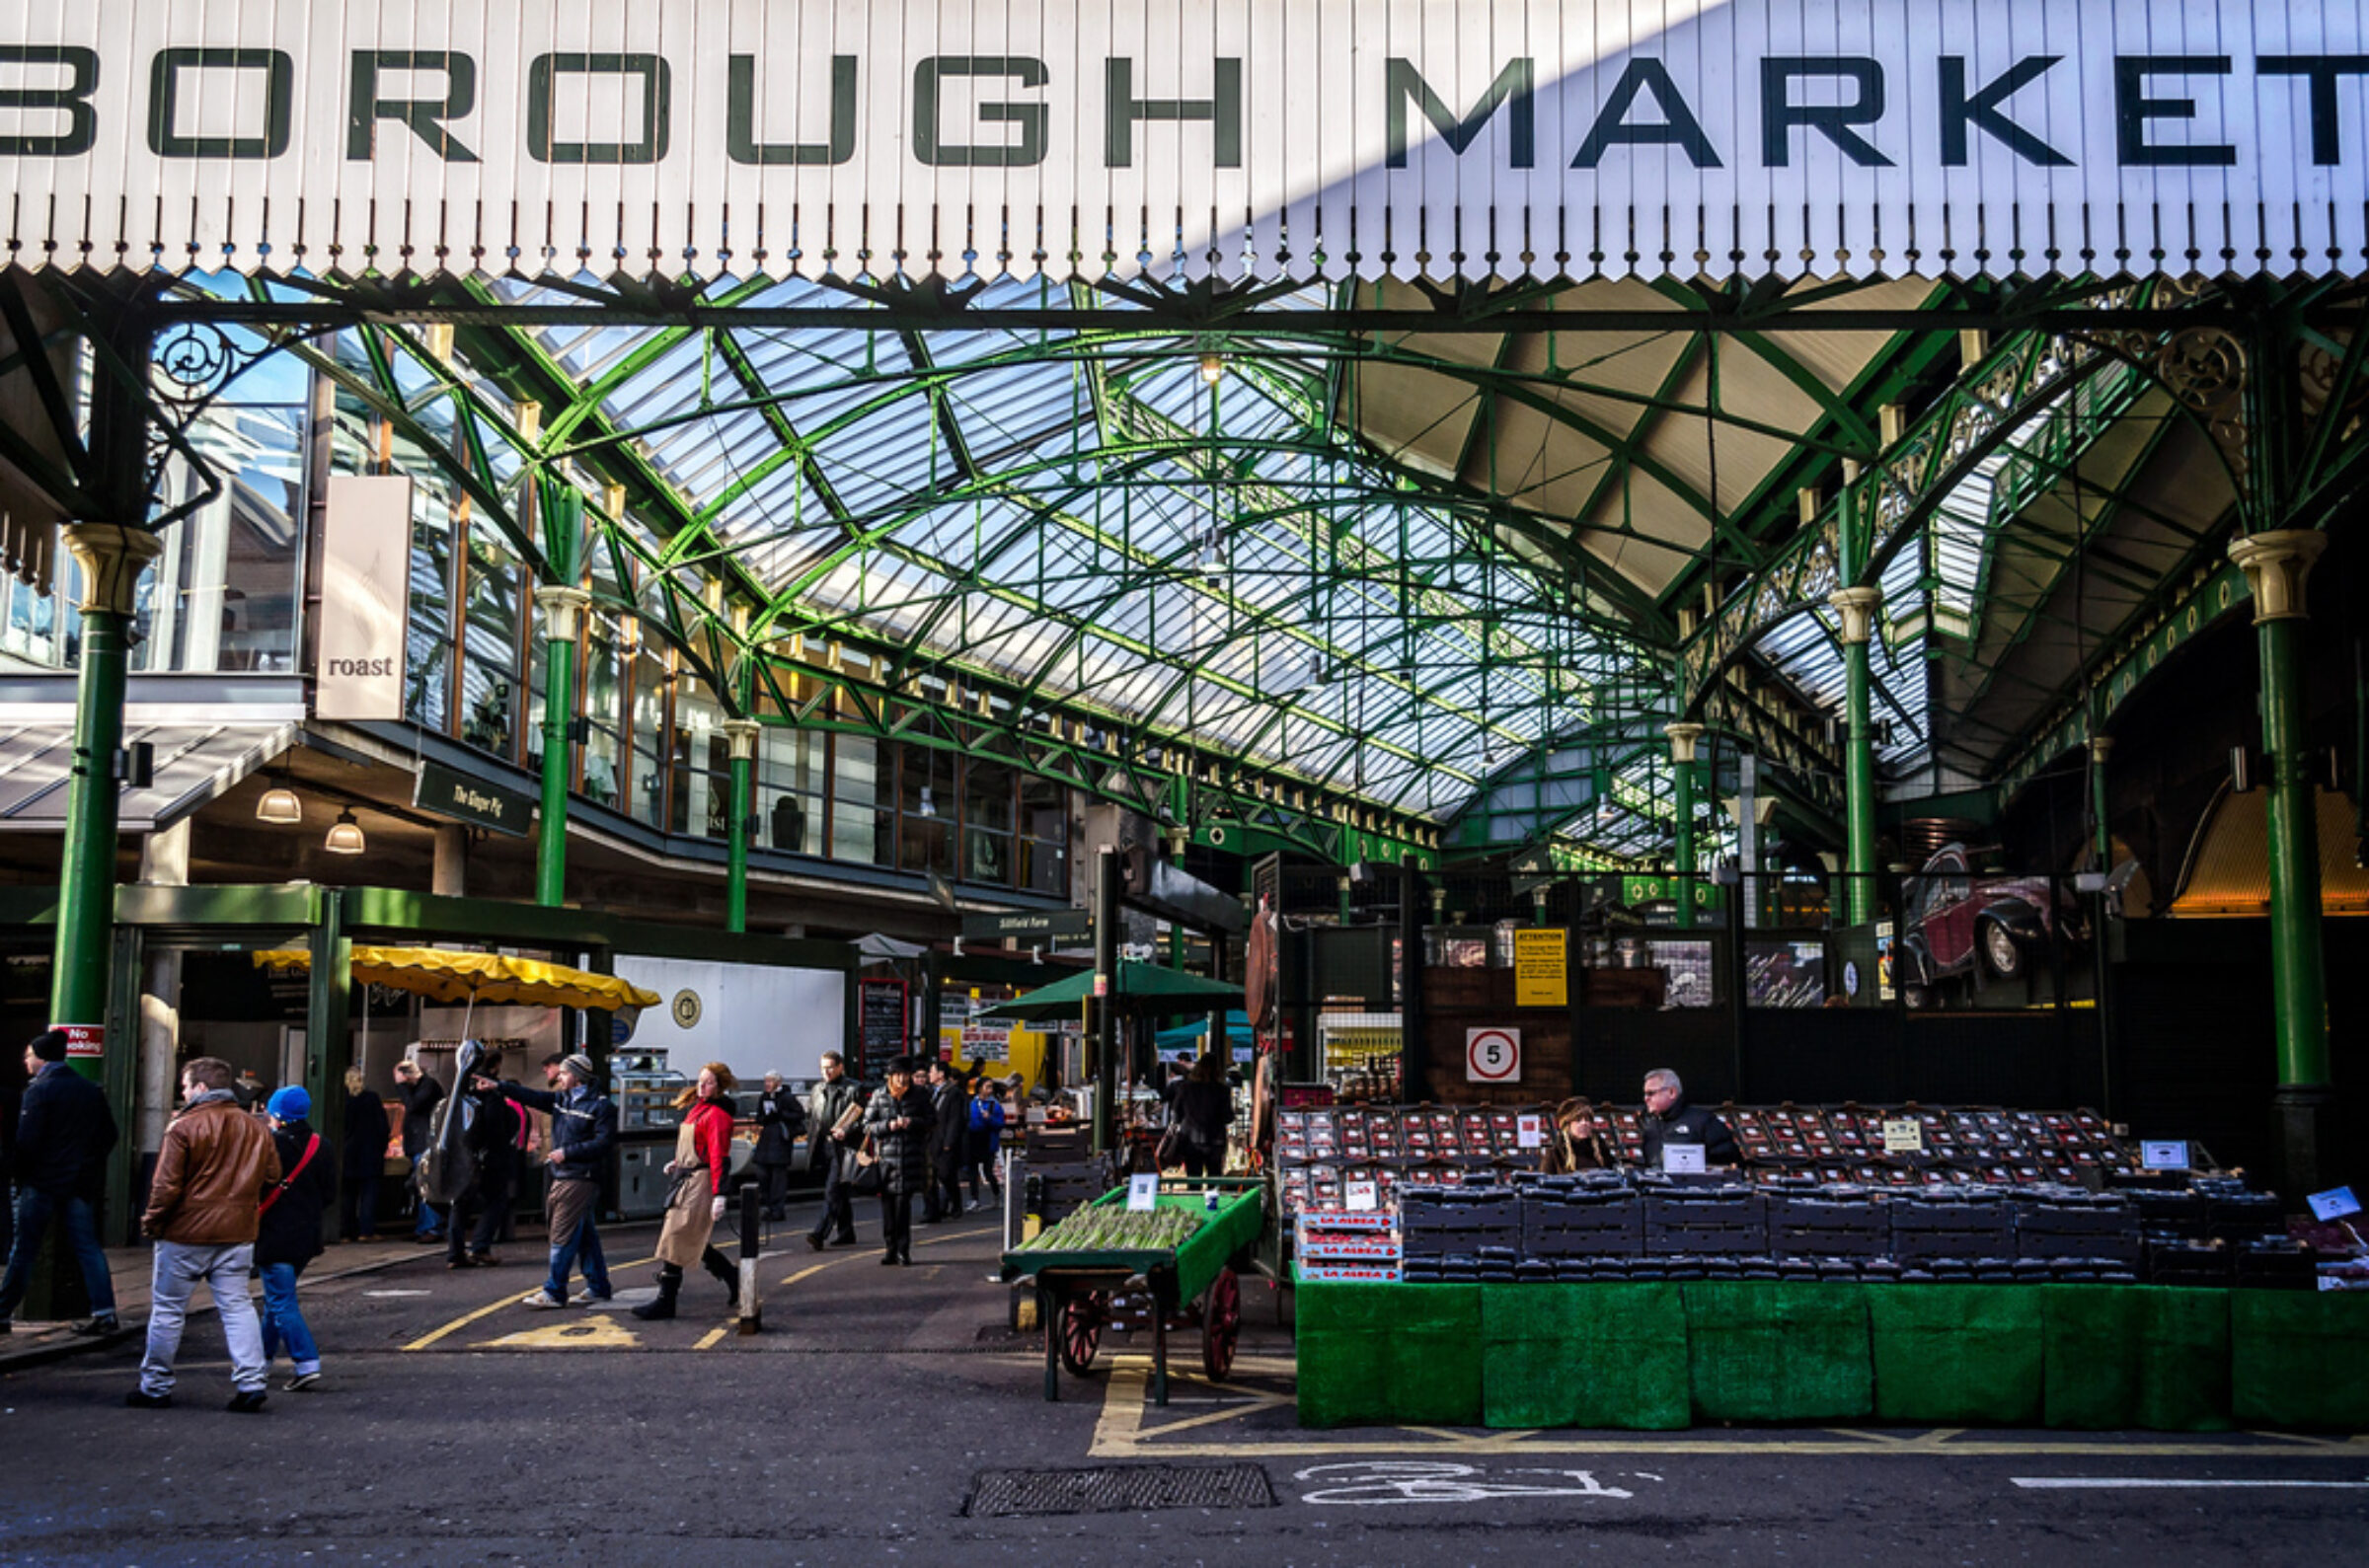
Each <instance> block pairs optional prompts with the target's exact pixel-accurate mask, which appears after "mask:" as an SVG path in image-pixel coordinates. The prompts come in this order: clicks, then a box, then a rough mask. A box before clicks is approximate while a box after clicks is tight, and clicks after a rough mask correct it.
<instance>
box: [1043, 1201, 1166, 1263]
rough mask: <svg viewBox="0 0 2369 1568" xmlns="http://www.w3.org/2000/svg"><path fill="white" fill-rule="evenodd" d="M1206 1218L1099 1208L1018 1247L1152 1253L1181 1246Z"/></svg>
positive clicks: (1107, 1206)
mask: <svg viewBox="0 0 2369 1568" xmlns="http://www.w3.org/2000/svg"><path fill="white" fill-rule="evenodd" d="M1204 1218H1205V1217H1204V1216H1203V1215H1201V1214H1200V1213H1199V1212H1197V1211H1195V1210H1192V1209H1178V1208H1161V1209H1152V1210H1147V1211H1142V1212H1136V1211H1131V1210H1127V1209H1122V1208H1119V1207H1118V1206H1117V1205H1115V1204H1098V1205H1095V1206H1092V1207H1089V1208H1084V1209H1080V1210H1078V1211H1077V1212H1076V1213H1075V1214H1073V1215H1071V1216H1070V1217H1069V1218H1068V1219H1066V1220H1063V1221H1062V1222H1061V1223H1060V1224H1059V1225H1056V1226H1054V1227H1053V1228H1052V1229H1051V1230H1049V1231H1040V1232H1037V1233H1036V1235H1035V1236H1034V1237H1033V1238H1032V1239H1031V1240H1028V1241H1024V1242H1022V1243H1021V1246H1020V1250H1021V1251H1023V1252H1152V1251H1161V1250H1166V1249H1169V1248H1173V1247H1176V1246H1179V1245H1181V1244H1183V1243H1184V1241H1185V1240H1187V1239H1188V1238H1189V1237H1190V1236H1191V1235H1192V1233H1193V1232H1195V1231H1198V1230H1199V1229H1200V1228H1201V1225H1202V1222H1203V1219H1204Z"/></svg>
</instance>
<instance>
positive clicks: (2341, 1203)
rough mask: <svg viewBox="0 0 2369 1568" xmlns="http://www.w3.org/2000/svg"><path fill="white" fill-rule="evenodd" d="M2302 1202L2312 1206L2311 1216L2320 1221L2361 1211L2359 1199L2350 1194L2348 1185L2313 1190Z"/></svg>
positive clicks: (2336, 1218) (2339, 1218)
mask: <svg viewBox="0 0 2369 1568" xmlns="http://www.w3.org/2000/svg"><path fill="white" fill-rule="evenodd" d="M2304 1202H2306V1203H2308V1204H2310V1205H2311V1206H2312V1218H2313V1219H2315V1220H2319V1221H2322V1222H2324V1223H2325V1222H2327V1221H2330V1220H2342V1219H2345V1218H2347V1217H2349V1216H2351V1215H2356V1214H2359V1213H2360V1212H2361V1201H2360V1200H2359V1199H2358V1198H2355V1197H2354V1196H2353V1195H2352V1189H2351V1188H2350V1187H2331V1188H2329V1189H2328V1190H2327V1191H2326V1192H2315V1193H2313V1194H2312V1195H2311V1196H2310V1197H2309V1198H2306V1199H2305V1200H2304Z"/></svg>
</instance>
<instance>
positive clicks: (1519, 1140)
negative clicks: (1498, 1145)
mask: <svg viewBox="0 0 2369 1568" xmlns="http://www.w3.org/2000/svg"><path fill="white" fill-rule="evenodd" d="M1513 1142H1514V1146H1515V1147H1516V1148H1519V1149H1539V1148H1543V1147H1545V1145H1546V1142H1547V1119H1546V1118H1545V1117H1544V1116H1517V1117H1515V1118H1514V1122H1513Z"/></svg>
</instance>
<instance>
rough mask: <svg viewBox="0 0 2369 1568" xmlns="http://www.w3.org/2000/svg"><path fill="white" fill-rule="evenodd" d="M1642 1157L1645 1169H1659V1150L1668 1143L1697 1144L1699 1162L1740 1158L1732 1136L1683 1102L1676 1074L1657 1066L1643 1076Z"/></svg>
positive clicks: (1682, 1089)
mask: <svg viewBox="0 0 2369 1568" xmlns="http://www.w3.org/2000/svg"><path fill="white" fill-rule="evenodd" d="M1643 1132H1644V1139H1645V1147H1644V1156H1645V1168H1646V1169H1647V1170H1659V1169H1661V1168H1663V1167H1662V1151H1663V1150H1664V1149H1666V1148H1667V1147H1668V1146H1670V1145H1672V1144H1700V1145H1702V1146H1703V1163H1704V1164H1705V1165H1707V1166H1709V1165H1732V1164H1734V1163H1736V1162H1737V1160H1738V1158H1739V1156H1738V1155H1737V1153H1736V1148H1735V1134H1733V1133H1731V1132H1729V1131H1728V1130H1727V1124H1726V1123H1725V1122H1723V1121H1721V1120H1719V1117H1717V1116H1715V1115H1713V1114H1712V1113H1711V1112H1710V1111H1707V1110H1704V1109H1702V1108H1701V1107H1699V1106H1695V1105H1689V1104H1688V1103H1686V1086H1685V1085H1684V1084H1683V1083H1679V1082H1678V1075H1677V1074H1675V1073H1673V1072H1671V1071H1670V1070H1669V1069H1668V1068H1666V1067H1657V1068H1655V1069H1654V1070H1653V1071H1652V1072H1650V1073H1647V1074H1646V1075H1645V1117H1644V1122H1643Z"/></svg>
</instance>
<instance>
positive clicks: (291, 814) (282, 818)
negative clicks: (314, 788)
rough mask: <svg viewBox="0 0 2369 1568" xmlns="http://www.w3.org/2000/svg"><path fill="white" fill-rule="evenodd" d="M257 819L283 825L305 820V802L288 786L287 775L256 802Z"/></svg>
mask: <svg viewBox="0 0 2369 1568" xmlns="http://www.w3.org/2000/svg"><path fill="white" fill-rule="evenodd" d="M255 820H256V821H258V822H271V823H277V824H278V825H279V826H281V827H286V826H288V825H289V824H290V823H295V822H302V821H303V820H304V802H303V801H302V800H301V799H299V798H297V795H296V791H295V790H293V789H291V788H289V787H288V781H287V778H286V776H285V775H282V776H281V778H280V781H279V783H277V784H273V785H272V786H271V787H270V788H268V789H267V790H265V791H264V797H263V798H262V799H261V800H258V801H257V802H256V803H255Z"/></svg>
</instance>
